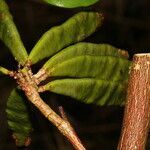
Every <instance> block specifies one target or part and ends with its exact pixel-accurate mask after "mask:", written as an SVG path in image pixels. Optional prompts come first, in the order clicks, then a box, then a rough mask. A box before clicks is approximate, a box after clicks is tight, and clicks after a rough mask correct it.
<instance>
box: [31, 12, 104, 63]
mask: <svg viewBox="0 0 150 150" xmlns="http://www.w3.org/2000/svg"><path fill="white" fill-rule="evenodd" d="M102 20H103V17H102V15H101V14H98V13H95V12H80V13H78V14H76V15H74V16H73V17H72V18H70V19H69V20H68V21H66V22H65V23H63V24H62V25H60V26H57V27H53V28H52V29H50V30H49V31H47V32H46V33H45V34H44V35H43V36H42V38H41V39H40V40H39V41H38V43H37V44H36V45H35V47H34V48H33V49H32V51H31V53H30V55H29V59H30V60H31V62H32V64H35V63H37V62H38V61H40V60H42V59H44V58H46V57H50V56H52V55H54V54H55V53H57V52H58V51H60V50H61V49H62V48H64V47H66V46H68V45H70V44H72V43H76V42H79V41H81V40H83V39H85V38H86V37H88V36H89V35H90V34H92V33H93V32H94V31H95V30H96V28H97V27H98V26H99V25H101V24H102Z"/></svg>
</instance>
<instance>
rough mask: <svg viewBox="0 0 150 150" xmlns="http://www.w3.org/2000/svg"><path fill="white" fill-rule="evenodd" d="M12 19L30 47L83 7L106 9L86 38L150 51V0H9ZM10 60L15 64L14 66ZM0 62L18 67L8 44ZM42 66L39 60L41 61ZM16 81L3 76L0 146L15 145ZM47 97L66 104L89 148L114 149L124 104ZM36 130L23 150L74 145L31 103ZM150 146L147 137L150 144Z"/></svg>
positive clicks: (0, 50) (4, 149)
mask: <svg viewBox="0 0 150 150" xmlns="http://www.w3.org/2000/svg"><path fill="white" fill-rule="evenodd" d="M7 2H8V5H9V6H10V10H11V13H12V14H13V16H14V21H15V23H16V25H17V27H18V30H19V32H20V34H21V37H22V40H23V41H24V44H25V46H26V48H27V50H28V52H29V51H30V50H31V49H32V47H33V46H34V44H35V43H36V41H37V40H38V39H39V38H40V36H41V35H42V34H43V33H44V32H45V31H47V30H48V29H49V28H50V27H51V26H55V25H58V24H61V23H62V22H64V21H65V20H66V19H67V18H69V17H70V16H72V15H73V14H75V13H76V12H79V11H83V10H85V11H90V10H91V11H100V12H103V14H104V17H105V20H104V24H103V26H102V27H101V29H99V30H98V31H97V32H96V33H94V34H93V35H92V36H90V37H89V38H87V39H86V41H90V42H94V43H109V44H112V45H114V46H116V47H118V48H123V49H126V50H128V51H129V53H130V59H132V56H133V54H135V53H144V52H150V10H149V9H150V1H149V0H142V1H141V0H136V1H135V0H132V1H131V0H101V2H99V3H97V4H96V5H94V6H92V7H88V8H77V9H63V8H57V7H54V6H48V5H45V4H43V3H40V2H38V1H37V0H24V1H21V0H8V1H7ZM10 64H11V65H10ZM0 65H1V66H4V67H7V68H10V69H16V66H17V64H16V62H15V61H14V59H13V57H12V56H11V55H10V53H9V51H8V49H7V48H6V47H5V46H4V45H3V44H2V42H0ZM39 66H40V64H39ZM14 86H15V83H14V81H13V80H11V79H9V78H7V77H0V150H17V149H18V148H16V146H15V144H14V143H13V140H12V139H11V137H10V134H11V132H10V131H9V130H8V127H7V123H6V113H5V106H6V100H7V98H8V95H9V93H10V91H11V90H12V88H13V87H14ZM43 99H45V101H46V102H47V103H48V104H49V105H50V106H51V107H52V108H53V109H54V110H55V111H57V112H58V106H63V107H64V109H65V111H66V113H67V116H68V118H69V120H70V121H71V123H72V124H73V126H74V127H75V129H76V131H77V133H78V135H79V136H80V138H81V140H82V141H83V143H84V145H85V146H86V147H87V149H88V150H115V149H117V142H118V140H119V135H120V130H121V123H122V118H123V110H124V108H123V107H113V106H112V107H98V106H94V105H85V104H82V103H80V102H76V101H75V100H72V99H70V98H68V97H63V96H58V95H55V94H51V95H50V94H48V93H47V94H46V96H43ZM31 108H32V114H33V115H32V118H33V119H32V120H33V126H34V132H33V133H32V138H33V140H32V144H31V146H29V147H28V148H23V150H72V146H71V145H70V144H69V143H68V142H67V141H66V140H65V139H64V138H63V136H62V135H60V134H59V132H58V131H57V129H56V128H55V127H53V126H52V125H51V124H50V123H49V122H48V121H47V120H46V119H44V117H43V116H42V115H41V114H40V113H39V112H38V111H37V110H36V109H35V108H34V107H33V106H31ZM148 145H150V139H148V144H147V149H150V147H148Z"/></svg>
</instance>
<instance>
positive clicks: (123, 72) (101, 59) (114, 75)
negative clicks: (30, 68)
mask: <svg viewBox="0 0 150 150" xmlns="http://www.w3.org/2000/svg"><path fill="white" fill-rule="evenodd" d="M129 65H130V62H129V61H128V60H126V59H122V58H117V57H112V56H88V55H84V56H78V57H75V58H72V59H69V60H67V61H64V62H62V63H60V64H57V65H56V66H53V68H46V69H47V71H48V74H49V76H50V77H54V76H55V77H56V76H59V77H75V78H76V77H80V78H81V77H82V78H98V79H105V80H112V81H118V80H127V77H128V69H129Z"/></svg>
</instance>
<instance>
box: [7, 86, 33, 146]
mask: <svg viewBox="0 0 150 150" xmlns="http://www.w3.org/2000/svg"><path fill="white" fill-rule="evenodd" d="M24 98H25V97H24V95H23V93H22V92H21V91H20V90H19V89H14V90H13V91H12V92H11V94H10V96H9V98H8V102H7V108H6V113H7V119H8V127H9V128H10V129H11V130H12V132H13V137H14V139H15V141H16V145H17V146H28V144H29V143H28V142H29V141H30V133H31V131H32V124H31V121H30V117H29V112H28V109H27V105H26V102H25V99H24Z"/></svg>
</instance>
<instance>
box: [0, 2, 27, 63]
mask: <svg viewBox="0 0 150 150" xmlns="http://www.w3.org/2000/svg"><path fill="white" fill-rule="evenodd" d="M0 39H1V40H2V41H3V42H4V43H5V45H6V46H7V47H8V48H9V49H10V51H11V53H12V54H13V56H14V57H15V59H16V60H17V61H18V62H19V64H21V65H24V64H25V62H26V61H27V57H28V55H27V52H26V50H25V48H24V45H23V43H22V41H21V39H20V35H19V33H18V31H17V28H16V26H15V24H14V22H13V19H12V16H11V14H10V12H9V10H8V6H7V4H6V3H5V1H4V0H0Z"/></svg>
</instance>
